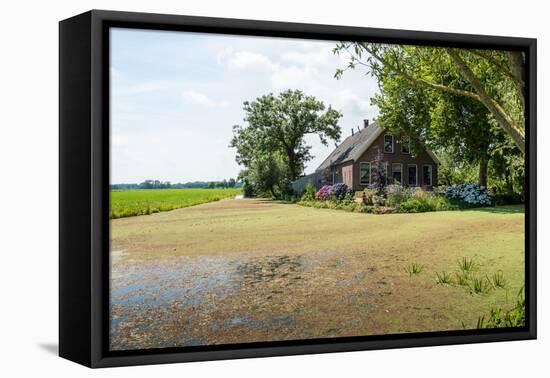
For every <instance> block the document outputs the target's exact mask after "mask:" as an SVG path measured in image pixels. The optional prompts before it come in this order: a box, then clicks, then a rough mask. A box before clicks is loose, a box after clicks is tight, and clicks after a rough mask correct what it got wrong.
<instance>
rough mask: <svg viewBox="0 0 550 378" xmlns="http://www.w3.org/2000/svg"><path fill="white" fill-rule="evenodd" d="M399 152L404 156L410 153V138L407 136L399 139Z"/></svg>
mask: <svg viewBox="0 0 550 378" xmlns="http://www.w3.org/2000/svg"><path fill="white" fill-rule="evenodd" d="M401 152H402V153H404V154H410V153H411V138H409V137H408V136H404V137H403V138H401Z"/></svg>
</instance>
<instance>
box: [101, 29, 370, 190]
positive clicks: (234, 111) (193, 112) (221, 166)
mask: <svg viewBox="0 0 550 378" xmlns="http://www.w3.org/2000/svg"><path fill="white" fill-rule="evenodd" d="M334 45H335V43H334V42H332V41H327V42H324V41H309V40H296V39H283V38H260V37H242V36H226V35H216V34H199V33H184V32H164V31H150V30H135V29H118V28H117V29H112V30H111V68H110V70H111V182H112V183H132V182H141V181H143V180H145V179H159V180H163V181H164V180H167V181H171V182H187V181H197V180H201V181H202V180H204V181H209V180H220V179H223V178H229V177H236V176H237V174H238V172H239V170H240V169H241V167H239V166H238V164H237V163H236V162H235V150H234V149H232V148H229V141H230V139H231V136H232V126H233V125H235V124H242V123H243V121H242V119H243V117H244V112H243V111H242V103H243V102H244V101H246V100H253V99H255V98H257V97H259V96H261V95H264V94H267V93H274V94H278V93H280V92H282V91H284V90H286V89H301V90H302V91H304V92H305V93H306V94H308V95H313V96H315V97H317V98H318V99H320V100H322V101H323V102H324V103H325V105H328V104H331V105H332V106H333V107H334V108H336V109H338V110H340V111H341V112H342V113H343V118H342V119H341V121H340V123H339V124H340V126H341V128H342V139H343V138H345V137H346V136H348V135H349V134H350V133H351V131H350V129H351V128H352V127H355V128H357V126H358V125H360V124H362V120H363V119H364V118H368V119H372V118H373V117H374V116H376V109H375V108H374V107H372V106H371V105H370V97H372V96H373V95H374V94H375V93H376V91H377V85H376V82H375V80H374V79H372V78H371V77H370V76H366V75H365V71H364V70H359V69H358V70H355V71H348V72H346V74H344V77H343V79H341V80H336V79H334V78H333V76H334V72H335V70H336V68H337V67H343V66H344V65H345V63H346V61H347V57H345V56H340V57H338V56H335V55H333V54H332V52H331V49H332V48H333V47H334ZM306 139H307V141H308V143H309V144H310V145H312V146H313V149H312V154H313V155H314V156H315V158H314V159H313V160H312V161H310V162H309V163H308V164H307V166H306V172H308V173H309V172H312V171H313V170H315V168H316V167H317V166H318V165H319V164H320V162H321V161H322V160H323V159H324V158H325V157H326V156H327V155H328V154H329V153H330V151H331V150H332V149H333V148H334V144H333V143H331V144H330V145H329V146H328V147H325V146H323V145H322V144H321V143H319V140H318V138H317V137H315V136H307V138H306Z"/></svg>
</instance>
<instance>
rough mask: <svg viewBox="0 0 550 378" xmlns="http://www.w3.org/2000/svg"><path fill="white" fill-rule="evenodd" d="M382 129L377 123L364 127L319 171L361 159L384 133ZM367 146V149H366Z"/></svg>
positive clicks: (324, 162) (332, 153) (329, 158)
mask: <svg viewBox="0 0 550 378" xmlns="http://www.w3.org/2000/svg"><path fill="white" fill-rule="evenodd" d="M382 131H383V130H382V128H381V127H380V126H378V124H377V123H376V122H372V123H371V124H370V125H369V126H367V127H364V128H363V129H361V130H360V131H358V132H356V133H354V134H353V135H350V136H348V137H347V138H346V139H344V141H343V142H342V143H340V145H338V146H337V147H336V148H335V149H334V151H332V152H331V153H330V155H329V156H328V157H327V158H326V159H325V160H324V161H323V162H322V163H321V165H320V166H319V167H318V168H317V171H321V170H323V169H326V168H329V167H330V166H332V165H334V164H340V163H343V162H346V161H349V160H355V159H357V158H359V157H360V156H361V155H362V154H363V153H364V152H365V150H366V149H367V148H368V147H369V146H370V145H371V144H372V142H374V140H375V139H376V138H378V137H379V136H380V134H381V133H382ZM365 146H366V148H365Z"/></svg>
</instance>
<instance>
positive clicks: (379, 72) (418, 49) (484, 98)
mask: <svg viewBox="0 0 550 378" xmlns="http://www.w3.org/2000/svg"><path fill="white" fill-rule="evenodd" d="M341 51H347V52H348V53H349V54H350V61H349V64H348V66H347V67H346V68H344V69H338V70H337V72H336V76H337V77H339V76H341V75H342V74H343V72H344V71H345V70H346V69H353V68H356V67H357V66H365V67H367V69H368V71H369V73H370V74H372V75H374V76H375V77H377V78H378V79H379V80H380V79H383V77H384V76H394V77H401V78H403V79H405V80H407V81H409V82H410V83H412V84H414V85H416V86H419V87H424V88H429V89H432V90H434V91H438V92H440V93H445V94H450V95H455V96H461V97H464V98H468V99H471V100H474V101H476V102H478V103H479V104H481V105H483V106H484V107H485V108H486V109H487V111H488V112H489V114H490V115H491V117H492V119H494V121H495V122H496V123H497V124H498V125H499V127H500V128H501V129H502V130H503V132H504V133H506V134H507V135H508V136H509V137H510V138H511V140H512V141H513V142H514V144H515V145H516V146H517V148H518V149H519V150H520V151H521V153H525V118H524V107H525V58H524V55H523V54H522V53H521V52H516V51H498V50H466V49H454V48H443V49H442V48H439V47H426V46H407V45H386V44H378V43H366V42H351V43H348V42H345V43H340V44H338V45H337V46H336V48H335V50H334V52H335V53H340V52H341ZM464 82H465V83H466V84H467V85H466V86H464V85H463V83H464ZM457 83H458V85H457Z"/></svg>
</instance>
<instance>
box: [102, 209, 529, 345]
mask: <svg viewBox="0 0 550 378" xmlns="http://www.w3.org/2000/svg"><path fill="white" fill-rule="evenodd" d="M522 222H523V214H522V212H521V211H504V212H482V211H469V212H452V213H431V214H414V215H413V214H406V215H384V216H375V215H365V214H352V213H346V212H342V211H331V210H319V209H311V208H304V207H300V206H296V205H286V204H277V203H274V202H267V201H260V200H246V199H234V200H224V201H219V202H214V203H209V204H205V205H200V206H195V207H190V208H186V209H180V210H174V211H171V212H167V213H160V214H154V215H150V216H142V217H134V218H125V219H118V220H114V221H112V223H111V233H112V243H111V248H112V251H113V252H112V253H111V347H112V349H114V350H124V349H136V348H155V347H169V346H193V345H205V344H226V343H236V342H256V341H275V340H292V339H304V338H320V337H339V336H357V335H371V334H386V333H401V332H421V331H434V330H448V329H461V328H462V327H461V324H462V322H463V321H464V322H465V323H466V324H472V325H473V324H475V320H476V319H477V316H479V315H483V314H485V313H486V312H487V311H488V310H489V308H490V307H492V306H495V305H500V306H503V307H506V306H507V305H508V304H509V303H511V301H510V297H513V296H511V295H509V293H510V292H512V291H514V290H517V289H518V288H519V287H520V286H521V284H522V282H523V272H522V267H523V225H522ZM461 256H462V257H469V258H475V259H476V262H477V269H478V271H477V273H476V274H479V275H482V274H488V273H490V272H492V270H495V269H497V268H498V269H499V270H502V271H503V272H504V273H505V277H506V278H507V279H508V282H509V288H508V289H507V290H508V291H509V293H507V292H506V291H505V290H495V291H494V292H492V293H491V294H487V295H471V294H470V293H469V292H468V291H467V290H466V289H465V288H464V287H460V286H458V285H455V286H441V285H437V284H435V281H434V277H435V272H439V271H442V270H447V271H449V272H451V271H452V270H453V269H456V261H457V259H458V258H459V257H461ZM412 262H418V263H420V264H422V265H423V266H424V267H425V268H424V270H423V272H422V273H421V274H419V275H418V276H414V277H409V275H408V274H407V273H406V272H405V267H406V266H407V265H408V264H410V263H412Z"/></svg>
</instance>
